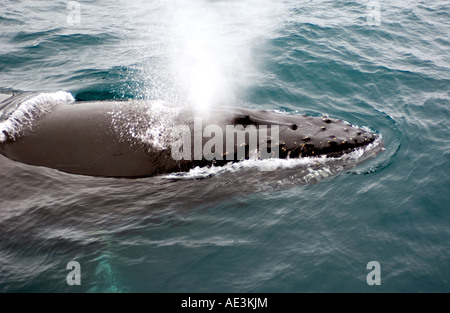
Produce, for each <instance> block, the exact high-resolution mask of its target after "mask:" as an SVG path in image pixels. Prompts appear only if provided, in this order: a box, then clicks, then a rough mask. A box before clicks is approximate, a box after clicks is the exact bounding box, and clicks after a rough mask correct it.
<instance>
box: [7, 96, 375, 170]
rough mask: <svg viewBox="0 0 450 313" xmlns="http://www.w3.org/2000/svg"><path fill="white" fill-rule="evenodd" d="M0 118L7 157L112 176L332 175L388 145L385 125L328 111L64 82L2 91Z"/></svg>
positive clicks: (27, 162)
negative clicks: (186, 99) (69, 88)
mask: <svg viewBox="0 0 450 313" xmlns="http://www.w3.org/2000/svg"><path fill="white" fill-rule="evenodd" d="M0 121H1V122H0V152H1V153H2V154H3V155H5V156H7V157H9V158H10V159H12V160H15V161H19V162H23V163H26V164H30V165H36V166H45V167H49V168H53V169H57V170H60V171H64V172H68V173H73V174H83V175H92V176H106V177H146V176H154V175H160V174H166V175H169V176H168V177H171V178H180V177H182V178H186V177H190V176H192V175H193V176H194V177H199V176H200V177H204V176H208V175H211V173H217V172H221V171H224V170H225V171H226V170H236V169H237V168H241V169H242V168H248V167H257V168H259V169H260V170H262V171H273V170H276V169H283V170H287V169H292V170H300V169H301V168H303V170H305V171H306V172H305V173H304V175H302V176H307V175H309V174H311V168H316V169H319V170H322V172H323V173H324V176H327V175H328V174H330V175H331V174H335V173H336V172H338V171H339V170H342V168H349V167H352V166H356V165H357V164H359V163H360V162H362V161H364V160H365V159H366V158H367V157H368V156H372V155H374V154H376V153H377V152H378V151H379V150H380V149H381V147H382V142H381V139H380V136H379V135H377V134H375V133H373V132H371V131H368V130H367V129H363V128H359V127H355V126H352V125H350V124H349V123H347V122H344V121H341V120H337V119H331V118H328V117H312V116H305V115H289V114H283V113H279V112H271V111H257V110H249V109H243V108H237V107H222V108H214V109H211V110H208V111H205V112H197V111H196V110H194V109H192V108H189V107H175V106H171V105H170V104H167V103H164V102H162V101H144V100H139V101H138V100H126V101H125V100H123V101H75V99H74V98H73V97H72V95H71V94H70V93H66V92H62V91H60V92H56V93H41V94H33V93H20V94H16V95H3V101H1V102H0ZM330 164H334V165H333V167H332V168H333V170H329V167H327V166H326V165H330ZM305 165H307V166H306V167H305ZM324 169H328V170H327V171H328V172H327V171H324Z"/></svg>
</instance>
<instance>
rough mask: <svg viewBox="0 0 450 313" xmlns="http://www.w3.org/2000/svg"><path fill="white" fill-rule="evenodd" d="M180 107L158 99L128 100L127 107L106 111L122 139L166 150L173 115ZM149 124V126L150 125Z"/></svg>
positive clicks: (150, 147) (175, 114)
mask: <svg viewBox="0 0 450 313" xmlns="http://www.w3.org/2000/svg"><path fill="white" fill-rule="evenodd" d="M179 111H180V108H178V107H173V106H170V105H169V104H168V103H166V102H164V101H160V100H156V101H147V102H136V103H134V102H130V103H129V106H128V107H122V108H121V109H120V110H113V111H111V112H108V114H110V115H111V116H112V126H113V128H114V129H115V131H116V132H117V134H118V135H119V136H120V138H122V139H123V140H130V139H131V140H132V142H139V143H142V144H144V145H145V146H147V147H149V149H153V150H155V149H156V150H159V151H161V150H166V149H168V147H169V142H170V140H171V129H172V128H173V127H174V120H173V119H174V117H175V116H177V115H178V114H179ZM150 125H151V127H150Z"/></svg>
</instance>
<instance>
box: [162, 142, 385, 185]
mask: <svg viewBox="0 0 450 313" xmlns="http://www.w3.org/2000/svg"><path fill="white" fill-rule="evenodd" d="M381 146H382V139H381V135H380V136H379V138H377V139H376V140H375V141H374V142H372V143H371V144H369V145H367V146H365V147H361V148H357V149H355V150H353V151H351V152H350V153H346V154H344V155H342V156H340V157H330V158H328V157H326V156H320V157H302V158H293V159H277V158H273V159H264V160H261V159H248V160H243V161H240V162H235V163H233V162H230V163H228V164H226V165H224V166H205V167H196V168H193V169H191V170H190V171H189V172H179V173H172V174H169V175H165V176H163V177H164V178H167V179H198V178H207V177H212V176H215V175H218V174H221V173H225V172H230V173H235V172H238V171H244V170H254V171H258V172H273V173H274V174H275V173H280V172H283V171H285V170H290V169H295V171H296V172H297V173H298V174H299V175H297V176H296V177H294V179H297V180H300V181H302V182H306V183H308V182H311V181H318V180H321V179H323V178H326V177H329V176H333V175H335V174H337V173H339V172H341V171H343V170H344V169H350V168H351V167H353V166H355V165H357V164H359V163H361V162H363V161H364V160H366V159H368V158H370V157H372V156H374V155H375V154H376V153H378V151H379V150H380V149H381ZM378 148H380V149H378ZM291 173H292V172H291ZM291 178H292V177H291Z"/></svg>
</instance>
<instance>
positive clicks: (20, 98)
mask: <svg viewBox="0 0 450 313" xmlns="http://www.w3.org/2000/svg"><path fill="white" fill-rule="evenodd" d="M73 101H75V99H74V98H73V96H72V94H71V93H69V92H66V91H57V92H52V93H39V94H27V93H24V94H19V95H17V96H13V97H12V98H10V99H8V100H6V102H7V103H6V105H4V107H3V108H2V109H1V110H0V142H4V141H6V140H7V139H8V138H13V139H14V138H16V137H17V136H18V135H19V134H20V132H21V131H23V130H25V129H30V128H31V127H32V126H33V124H34V121H35V120H36V118H38V117H40V116H42V115H44V114H46V113H48V112H50V111H51V109H52V108H53V107H54V106H55V105H57V104H61V103H71V102H73Z"/></svg>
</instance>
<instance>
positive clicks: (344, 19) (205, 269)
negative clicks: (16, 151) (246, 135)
mask: <svg viewBox="0 0 450 313" xmlns="http://www.w3.org/2000/svg"><path fill="white" fill-rule="evenodd" d="M79 4H80V7H79V8H80V10H79V12H78V11H77V9H76V8H77V7H76V6H75V9H73V7H71V6H69V9H68V7H67V5H68V2H66V1H30V0H27V1H18V0H15V1H10V0H5V1H3V2H2V5H1V6H0V47H1V48H0V92H10V91H13V90H21V91H36V92H54V91H57V90H64V91H67V92H70V93H72V95H73V96H74V97H75V98H76V99H78V100H94V99H123V98H131V99H151V100H156V99H162V100H165V101H169V102H172V103H175V104H177V105H186V104H188V105H196V106H220V105H224V104H227V105H229V104H232V105H236V106H241V107H248V108H253V109H271V110H280V111H283V112H287V113H297V112H298V113H305V114H311V115H320V114H327V115H330V116H332V117H336V118H341V119H344V120H347V121H349V122H350V123H352V124H356V125H359V126H365V127H368V128H370V129H372V130H374V131H376V132H377V133H379V134H381V135H382V138H383V141H384V145H385V149H386V150H385V151H384V152H382V153H380V154H379V155H378V156H377V157H375V158H373V159H371V160H368V161H367V162H365V163H363V164H361V165H359V166H357V167H355V168H352V169H350V170H343V171H340V172H339V173H338V174H337V175H331V176H330V177H325V176H326V175H325V176H324V175H322V176H320V175H319V176H320V177H319V178H318V179H311V180H308V181H304V180H303V181H297V180H295V179H289V177H284V178H283V179H282V180H278V179H277V180H276V181H274V180H272V181H271V180H270V176H271V174H270V173H269V174H267V172H261V174H260V176H258V175H259V174H256V175H255V173H254V172H253V173H252V175H247V172H246V170H245V169H241V170H238V171H228V172H225V173H223V172H220V171H219V172H215V173H213V174H212V175H207V177H206V178H204V177H205V176H202V175H200V176H195V175H193V178H192V177H191V178H188V179H168V178H167V177H153V178H145V179H136V180H129V179H112V178H108V179H106V178H94V177H87V176H78V175H71V174H65V173H61V172H58V171H55V170H51V169H46V168H40V167H33V166H29V165H25V164H21V163H17V162H14V161H12V160H9V159H7V158H5V157H3V156H0V199H1V200H0V291H3V292H17V291H18V292H105V291H110V292H116V291H117V292H349V291H352V292H380V291H384V292H405V291H412V292H437V291H444V292H448V291H450V252H449V251H450V205H449V203H450V195H449V190H450V179H449V173H450V165H449V164H450V162H449V161H450V139H449V138H450V125H449V117H450V55H449V53H448V51H449V50H450V6H449V3H448V1H444V0H439V1H379V2H375V4H373V3H372V4H371V5H369V6H368V1H345V0H341V1H319V0H313V1H306V0H305V1H293V0H292V1H282V2H281V1H274V0H273V1H272V0H262V1H256V0H244V1H225V0H224V1H212V0H211V1H207V0H195V1H189V3H186V1H181V0H180V1H178V0H173V1H143V0H135V1H115V2H111V1H103V0H102V1H80V2H79ZM71 8H72V9H71ZM78 13H79V15H78ZM77 17H79V18H80V19H79V21H78V20H77ZM282 170H283V169H278V171H282ZM72 260H75V261H77V262H79V263H80V265H81V285H80V286H69V285H68V284H67V283H66V276H67V274H68V273H69V270H67V269H66V265H67V263H68V262H70V261H72ZM370 261H377V262H379V263H380V265H381V285H379V286H369V285H368V284H367V282H366V276H367V274H368V273H369V270H367V269H366V265H367V263H368V262H370Z"/></svg>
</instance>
